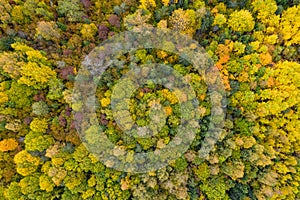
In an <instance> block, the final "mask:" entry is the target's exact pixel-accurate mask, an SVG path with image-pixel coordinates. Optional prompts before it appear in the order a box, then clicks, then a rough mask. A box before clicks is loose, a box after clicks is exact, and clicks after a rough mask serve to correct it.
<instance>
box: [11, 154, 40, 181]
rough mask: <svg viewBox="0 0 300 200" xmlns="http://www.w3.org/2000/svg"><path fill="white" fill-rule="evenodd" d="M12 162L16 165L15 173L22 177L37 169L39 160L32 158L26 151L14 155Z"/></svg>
mask: <svg viewBox="0 0 300 200" xmlns="http://www.w3.org/2000/svg"><path fill="white" fill-rule="evenodd" d="M14 162H15V163H16V165H17V172H18V173H19V174H21V175H22V176H28V175H30V174H32V173H34V172H35V171H36V170H37V169H38V166H39V164H40V158H38V157H34V156H32V155H31V154H29V153H28V152H27V151H26V150H22V151H20V152H19V153H17V154H16V155H15V157H14Z"/></svg>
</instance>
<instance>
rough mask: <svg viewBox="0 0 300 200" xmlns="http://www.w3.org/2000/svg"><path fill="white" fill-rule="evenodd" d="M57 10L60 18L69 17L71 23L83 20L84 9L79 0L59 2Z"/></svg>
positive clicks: (60, 0)
mask: <svg viewBox="0 0 300 200" xmlns="http://www.w3.org/2000/svg"><path fill="white" fill-rule="evenodd" d="M56 10H57V12H58V14H59V15H60V16H65V17H67V19H68V20H69V21H70V22H80V21H82V20H83V16H84V9H83V7H82V6H81V3H80V1H79V0H75V1H73V0H63V1H62V0H59V1H58V6H57V9H56Z"/></svg>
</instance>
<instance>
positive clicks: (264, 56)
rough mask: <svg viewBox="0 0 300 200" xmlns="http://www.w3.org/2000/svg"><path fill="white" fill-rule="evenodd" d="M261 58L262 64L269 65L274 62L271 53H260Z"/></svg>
mask: <svg viewBox="0 0 300 200" xmlns="http://www.w3.org/2000/svg"><path fill="white" fill-rule="evenodd" d="M259 59H260V62H261V64H262V65H268V64H270V63H271V62H272V56H271V55H270V54H269V53H261V54H259Z"/></svg>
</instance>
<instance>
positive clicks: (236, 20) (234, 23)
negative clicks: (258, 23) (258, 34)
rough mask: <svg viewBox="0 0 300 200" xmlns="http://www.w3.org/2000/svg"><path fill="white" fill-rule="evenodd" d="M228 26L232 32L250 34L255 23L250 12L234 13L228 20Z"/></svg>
mask: <svg viewBox="0 0 300 200" xmlns="http://www.w3.org/2000/svg"><path fill="white" fill-rule="evenodd" d="M228 25H229V27H230V28H232V30H234V31H239V32H242V33H243V32H250V31H252V30H253V28H254V25H255V22H254V19H253V17H252V15H251V13H250V12H249V11H248V10H240V11H234V12H233V13H231V15H230V17H229V19H228Z"/></svg>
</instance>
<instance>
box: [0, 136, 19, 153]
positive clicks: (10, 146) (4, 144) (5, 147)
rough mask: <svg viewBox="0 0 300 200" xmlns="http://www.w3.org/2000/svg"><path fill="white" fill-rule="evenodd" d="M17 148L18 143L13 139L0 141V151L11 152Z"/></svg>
mask: <svg viewBox="0 0 300 200" xmlns="http://www.w3.org/2000/svg"><path fill="white" fill-rule="evenodd" d="M17 146H18V142H17V141H16V140H15V139H12V138H9V139H4V140H2V141H0V151H1V152H4V151H12V150H15V149H16V148H17Z"/></svg>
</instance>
